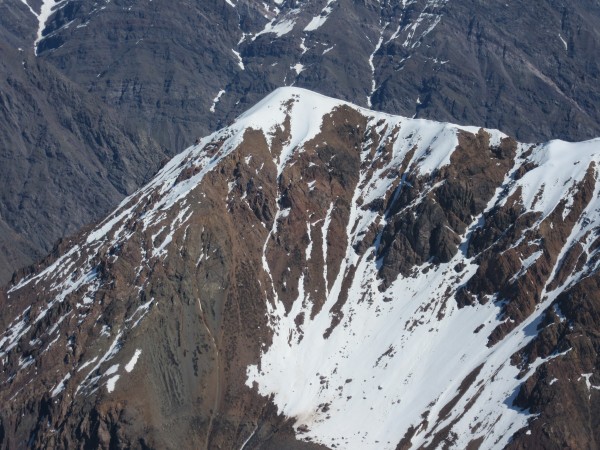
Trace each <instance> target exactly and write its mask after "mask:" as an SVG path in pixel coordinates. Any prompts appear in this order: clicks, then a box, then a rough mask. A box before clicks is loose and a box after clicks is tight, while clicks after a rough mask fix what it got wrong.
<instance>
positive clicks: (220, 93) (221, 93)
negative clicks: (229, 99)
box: [210, 54, 243, 113]
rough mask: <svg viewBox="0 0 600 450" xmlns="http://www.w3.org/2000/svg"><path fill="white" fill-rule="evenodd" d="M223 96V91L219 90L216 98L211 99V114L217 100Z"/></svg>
mask: <svg viewBox="0 0 600 450" xmlns="http://www.w3.org/2000/svg"><path fill="white" fill-rule="evenodd" d="M238 56H239V54H238ZM242 70H243V68H242ZM223 94H225V90H223V89H221V90H220V91H219V93H218V94H217V96H216V97H215V98H214V99H213V103H212V106H211V107H210V112H211V113H214V112H215V106H217V103H219V100H220V99H221V96H222V95H223Z"/></svg>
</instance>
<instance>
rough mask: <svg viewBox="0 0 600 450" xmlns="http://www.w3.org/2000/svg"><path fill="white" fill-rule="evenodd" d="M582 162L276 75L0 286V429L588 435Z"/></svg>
mask: <svg viewBox="0 0 600 450" xmlns="http://www.w3.org/2000/svg"><path fill="white" fill-rule="evenodd" d="M599 162H600V142H599V141H598V140H592V141H587V142H583V143H579V144H568V143H566V142H562V141H552V142H549V143H547V144H540V145H537V144H535V145H534V144H520V143H518V142H516V141H514V140H513V139H511V138H508V137H506V136H505V135H503V134H502V133H500V132H498V131H493V130H485V129H479V128H472V127H460V126H455V125H450V124H445V123H437V122H431V121H427V120H423V119H405V118H402V117H395V116H389V115H386V114H382V113H375V112H372V111H368V110H365V109H362V108H360V107H357V106H354V105H352V104H349V103H345V102H343V101H338V100H333V99H330V98H326V97H322V96H320V95H318V94H314V93H311V92H308V91H305V90H302V89H297V88H284V89H279V90H277V91H275V93H273V94H272V95H270V96H268V97H267V98H266V99H264V100H263V101H261V102H260V103H259V104H257V105H256V106H255V107H253V108H252V109H251V110H249V111H248V112H247V113H245V114H243V115H242V116H240V117H239V118H238V119H237V120H236V121H235V122H233V123H232V124H231V125H230V126H229V127H226V128H224V129H222V130H221V131H218V132H215V133H213V134H211V135H209V136H208V137H206V138H203V139H201V140H200V142H199V143H198V144H197V145H195V146H193V147H190V148H189V149H187V150H186V151H184V152H183V153H181V154H179V155H178V156H176V157H175V158H173V159H172V160H171V161H170V162H169V163H168V164H167V165H166V166H165V167H164V168H163V169H162V170H161V171H160V172H159V173H158V174H157V175H156V177H154V178H153V180H152V181H151V182H150V183H149V184H148V185H146V186H145V187H144V188H142V189H141V190H139V191H137V192H136V193H134V194H133V195H131V196H130V197H128V198H126V199H125V200H124V201H123V202H122V203H121V205H120V206H119V207H118V208H117V209H116V210H115V211H114V212H113V213H112V214H111V215H109V216H108V217H107V218H106V219H105V220H104V221H103V222H101V223H99V224H98V225H97V226H95V227H93V228H90V230H89V231H87V232H84V233H82V234H80V235H78V236H76V237H74V238H72V239H71V240H69V241H65V242H63V243H62V245H61V246H60V247H59V248H57V250H56V252H55V253H54V254H53V255H51V256H49V257H48V258H47V259H46V260H45V261H44V262H43V263H42V264H41V265H40V267H39V269H38V270H36V271H35V272H33V273H30V274H27V275H26V276H24V277H22V278H19V279H15V280H14V284H13V285H12V286H10V289H8V290H7V291H6V292H3V293H1V294H0V302H1V308H0V310H1V311H2V315H1V316H0V325H1V328H2V330H5V331H4V332H3V333H2V335H1V337H0V361H2V374H1V377H2V378H1V382H2V385H3V386H4V388H3V389H2V390H1V391H0V443H1V445H2V447H3V448H19V447H24V446H31V447H34V448H41V447H44V448H64V447H68V448H71V447H93V448H96V447H100V448H243V449H250V448H273V449H277V448H292V449H294V448H297V449H304V448H308V449H313V448H314V449H318V448H347V449H354V448H356V449H365V448H366V449H369V448H372V449H382V448H383V449H396V448H399V449H406V448H461V449H462V448H503V447H510V448H532V446H533V447H535V446H539V445H543V446H544V448H554V447H568V448H594V447H597V443H598V440H599V439H600V436H599V435H598V429H599V428H598V426H597V425H598V424H597V423H596V422H595V420H596V419H595V418H596V417H600V415H599V414H598V413H599V412H600V411H598V410H599V405H600V390H599V388H600V373H599V371H598V364H597V360H598V350H599V342H598V335H597V331H596V330H597V329H598V326H600V324H599V323H598V314H597V310H598V307H600V305H598V304H597V297H598V296H597V295H596V292H597V289H598V283H599V278H598V262H599V258H598V248H599V245H598V231H599V224H600V218H599V217H598V214H599V212H600V203H599V196H598V193H599V190H600V185H599V184H598V181H597V180H598V173H597V170H598V163H599Z"/></svg>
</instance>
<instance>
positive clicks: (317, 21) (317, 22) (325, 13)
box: [304, 0, 337, 31]
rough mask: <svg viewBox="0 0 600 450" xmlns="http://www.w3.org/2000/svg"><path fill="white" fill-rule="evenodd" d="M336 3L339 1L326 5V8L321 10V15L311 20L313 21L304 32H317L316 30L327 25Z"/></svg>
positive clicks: (332, 1)
mask: <svg viewBox="0 0 600 450" xmlns="http://www.w3.org/2000/svg"><path fill="white" fill-rule="evenodd" d="M336 1H337V0H328V1H327V5H325V7H324V8H323V9H322V10H321V14H319V15H318V16H315V17H313V18H312V19H311V21H310V22H309V23H308V25H306V26H305V27H304V31H315V30H318V29H319V28H321V27H322V26H323V25H324V24H325V22H327V19H328V18H329V15H330V14H331V12H332V11H333V6H332V5H333V4H334V3H335V2H336Z"/></svg>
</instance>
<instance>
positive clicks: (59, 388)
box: [50, 373, 71, 398]
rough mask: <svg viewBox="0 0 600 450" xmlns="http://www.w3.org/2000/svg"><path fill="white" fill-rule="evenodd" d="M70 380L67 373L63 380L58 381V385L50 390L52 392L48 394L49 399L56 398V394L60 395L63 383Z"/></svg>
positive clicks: (69, 375)
mask: <svg viewBox="0 0 600 450" xmlns="http://www.w3.org/2000/svg"><path fill="white" fill-rule="evenodd" d="M70 378H71V374H70V373H67V374H66V375H65V376H64V378H63V379H62V380H60V381H59V383H58V384H57V385H56V387H55V388H54V389H52V392H51V393H50V397H51V398H53V397H56V396H57V395H58V394H60V393H61V392H62V391H64V390H65V383H66V382H67V381H68V380H69V379H70Z"/></svg>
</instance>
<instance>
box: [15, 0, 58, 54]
mask: <svg viewBox="0 0 600 450" xmlns="http://www.w3.org/2000/svg"><path fill="white" fill-rule="evenodd" d="M66 1H67V0H42V1H41V6H40V12H39V13H37V12H35V10H34V9H33V8H32V7H31V6H30V5H29V3H28V1H27V0H21V2H22V3H23V4H24V5H25V6H27V8H28V9H29V11H30V12H31V14H33V15H34V16H35V17H36V18H37V20H38V30H37V35H36V39H35V41H34V43H33V49H34V51H35V54H36V55H37V47H38V44H39V43H40V41H41V40H42V38H43V36H42V33H43V31H44V28H46V22H47V21H48V19H49V18H50V16H51V15H52V14H54V13H55V12H56V11H57V9H59V7H62V6H63V5H64V4H65V2H66Z"/></svg>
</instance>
